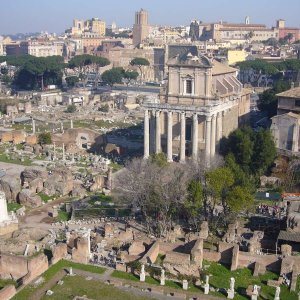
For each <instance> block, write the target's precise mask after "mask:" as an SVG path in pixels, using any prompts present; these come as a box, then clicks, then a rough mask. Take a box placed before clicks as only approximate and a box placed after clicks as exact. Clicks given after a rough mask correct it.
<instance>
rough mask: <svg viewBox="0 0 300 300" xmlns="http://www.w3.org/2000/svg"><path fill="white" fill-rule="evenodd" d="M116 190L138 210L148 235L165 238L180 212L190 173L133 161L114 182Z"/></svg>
mask: <svg viewBox="0 0 300 300" xmlns="http://www.w3.org/2000/svg"><path fill="white" fill-rule="evenodd" d="M116 181H117V186H118V188H119V189H120V190H121V191H122V193H123V195H124V197H125V198H126V199H127V200H128V201H129V203H131V204H132V205H133V206H134V207H138V208H140V210H141V214H142V216H143V219H144V222H145V225H146V228H147V231H148V233H150V234H154V235H155V236H157V237H161V236H166V235H167V233H168V232H169V231H170V230H171V228H172V224H173V222H174V221H175V220H177V219H178V216H179V214H180V213H181V212H182V207H183V203H184V201H185V200H186V199H187V187H188V184H189V182H190V181H191V173H190V172H187V171H186V168H185V167H184V166H183V165H180V164H168V165H166V166H159V165H158V164H157V163H156V162H153V161H152V160H151V159H148V160H144V159H138V158H136V159H133V160H132V161H130V162H128V163H126V165H125V170H124V172H122V173H120V174H119V175H118V176H117V178H116Z"/></svg>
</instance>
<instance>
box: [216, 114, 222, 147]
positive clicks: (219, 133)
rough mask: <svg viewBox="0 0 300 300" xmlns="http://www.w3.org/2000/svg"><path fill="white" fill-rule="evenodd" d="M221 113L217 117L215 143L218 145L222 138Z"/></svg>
mask: <svg viewBox="0 0 300 300" xmlns="http://www.w3.org/2000/svg"><path fill="white" fill-rule="evenodd" d="M222 118H223V113H222V112H219V113H218V116H217V142H218V143H219V142H220V140H221V139H222V137H223V126H222V125H223V120H222Z"/></svg>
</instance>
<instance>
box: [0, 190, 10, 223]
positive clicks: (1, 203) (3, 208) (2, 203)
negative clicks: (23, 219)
mask: <svg viewBox="0 0 300 300" xmlns="http://www.w3.org/2000/svg"><path fill="white" fill-rule="evenodd" d="M7 220H9V216H8V212H7V202H6V197H5V193H4V192H2V191H0V223H1V222H4V221H7Z"/></svg>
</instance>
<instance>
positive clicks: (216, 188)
mask: <svg viewBox="0 0 300 300" xmlns="http://www.w3.org/2000/svg"><path fill="white" fill-rule="evenodd" d="M206 183H207V187H208V192H209V194H210V195H211V197H212V201H213V205H212V210H213V209H214V208H215V206H216V205H217V204H221V205H223V207H224V209H226V201H225V200H226V194H227V192H228V191H229V190H230V188H231V187H232V186H233V184H234V176H233V174H232V171H231V170H230V169H229V168H226V167H222V168H218V169H215V170H212V171H209V172H207V173H206Z"/></svg>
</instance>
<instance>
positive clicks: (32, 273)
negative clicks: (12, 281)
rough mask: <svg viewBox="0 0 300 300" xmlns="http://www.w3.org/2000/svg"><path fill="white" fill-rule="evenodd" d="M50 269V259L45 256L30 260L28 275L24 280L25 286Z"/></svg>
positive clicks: (41, 255)
mask: <svg viewBox="0 0 300 300" xmlns="http://www.w3.org/2000/svg"><path fill="white" fill-rule="evenodd" d="M48 268H49V264H48V258H47V256H46V255H45V254H43V253H42V254H40V255H38V256H36V257H33V258H31V259H29V260H28V273H27V275H26V276H25V277H24V278H23V284H27V283H29V282H31V281H32V280H33V279H35V278H36V277H38V276H40V275H41V274H43V273H44V272H45V271H47V270H48Z"/></svg>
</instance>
